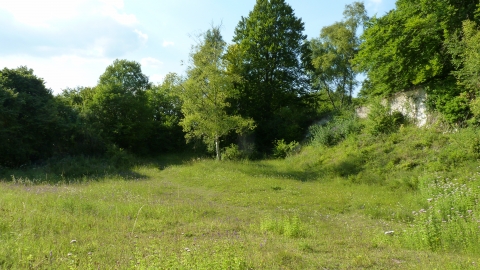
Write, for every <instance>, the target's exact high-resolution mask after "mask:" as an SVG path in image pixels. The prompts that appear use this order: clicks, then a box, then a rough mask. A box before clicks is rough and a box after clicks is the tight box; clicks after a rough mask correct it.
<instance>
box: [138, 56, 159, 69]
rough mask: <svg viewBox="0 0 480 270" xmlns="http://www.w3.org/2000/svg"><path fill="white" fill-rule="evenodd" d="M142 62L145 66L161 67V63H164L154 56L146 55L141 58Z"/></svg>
mask: <svg viewBox="0 0 480 270" xmlns="http://www.w3.org/2000/svg"><path fill="white" fill-rule="evenodd" d="M140 64H142V66H145V67H152V68H159V67H160V66H161V65H163V62H162V61H160V60H158V59H155V58H153V57H146V58H142V60H140Z"/></svg>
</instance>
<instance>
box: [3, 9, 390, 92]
mask: <svg viewBox="0 0 480 270" xmlns="http://www.w3.org/2000/svg"><path fill="white" fill-rule="evenodd" d="M255 2H256V0H68V1H66V0H0V25H1V26H2V27H0V37H1V39H0V69H3V68H5V67H6V68H17V67H19V66H27V67H28V68H31V69H33V70H34V74H35V75H37V76H38V77H40V78H43V79H44V81H45V84H46V86H47V88H50V89H52V90H53V92H54V93H55V94H59V93H61V91H62V89H66V88H68V87H70V88H74V87H77V86H95V85H96V84H97V82H98V78H99V77H100V75H101V74H103V72H104V71H105V69H106V67H107V66H109V65H111V64H112V63H113V61H114V60H115V59H127V60H130V61H136V62H138V63H140V64H141V67H142V71H143V73H144V74H145V75H147V76H148V77H149V79H150V81H151V82H153V83H160V82H161V81H162V80H163V78H164V77H165V75H166V74H168V73H170V72H175V73H178V74H183V73H184V71H185V69H186V66H185V65H184V64H182V63H187V62H188V57H189V53H190V51H191V46H192V45H193V44H195V40H196V39H195V37H196V36H197V35H198V34H200V33H202V32H204V31H206V30H208V29H209V28H210V27H211V26H212V24H213V25H218V24H221V25H222V28H221V29H222V35H223V37H224V39H225V40H226V41H227V42H229V43H230V42H231V40H232V38H233V34H234V30H235V27H236V26H237V24H238V22H239V21H240V19H241V17H242V16H243V17H247V16H248V14H249V12H250V11H251V10H252V9H253V7H254V5H255ZM286 2H287V3H288V4H289V5H290V6H291V7H292V8H293V9H294V12H295V16H297V17H299V18H302V21H303V22H304V23H305V34H306V35H307V36H308V39H311V38H313V37H318V36H319V34H320V31H321V29H322V28H323V27H325V26H328V25H331V24H333V23H335V22H337V21H341V20H342V18H343V15H342V13H343V10H344V8H345V5H347V4H351V3H352V2H353V0H286ZM364 3H365V6H366V8H367V12H368V15H369V16H374V15H377V16H383V15H384V14H385V13H386V12H388V11H389V10H391V9H393V8H395V0H364Z"/></svg>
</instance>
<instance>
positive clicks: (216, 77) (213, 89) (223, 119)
mask: <svg viewBox="0 0 480 270" xmlns="http://www.w3.org/2000/svg"><path fill="white" fill-rule="evenodd" d="M201 38H202V40H201V42H200V43H199V44H198V45H197V46H196V47H194V49H193V52H192V55H191V66H189V68H188V70H187V76H188V79H187V81H186V82H185V83H184V84H183V87H182V88H181V91H179V92H178V94H179V97H180V99H181V100H182V103H183V104H182V113H183V115H184V117H183V119H182V120H181V121H180V125H181V126H182V127H183V130H184V131H185V133H186V138H187V139H191V138H200V139H202V140H204V141H205V143H206V144H207V145H209V146H210V147H212V146H213V145H214V148H215V153H216V156H217V159H218V160H220V159H221V152H220V139H221V138H222V137H223V136H225V135H227V134H228V133H229V132H230V131H236V132H237V133H241V132H242V131H244V130H247V129H252V128H253V127H254V126H253V121H251V120H249V119H244V118H242V117H241V116H239V115H230V114H228V113H227V111H226V109H227V108H228V107H229V106H230V104H229V102H228V100H230V99H233V98H234V97H235V96H236V95H237V91H236V89H235V88H234V86H233V84H234V81H235V77H233V76H228V74H227V73H226V68H227V62H226V59H225V58H224V54H225V50H226V43H225V41H223V38H222V36H221V34H220V29H219V28H218V27H213V28H212V29H211V30H208V31H207V32H205V34H203V35H202V37H201ZM212 148H213V147H212Z"/></svg>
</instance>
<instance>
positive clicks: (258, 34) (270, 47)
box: [227, 0, 310, 151]
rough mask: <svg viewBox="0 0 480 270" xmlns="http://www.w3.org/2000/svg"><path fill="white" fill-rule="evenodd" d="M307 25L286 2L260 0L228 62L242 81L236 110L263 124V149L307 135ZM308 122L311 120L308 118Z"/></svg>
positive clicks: (244, 23)
mask: <svg viewBox="0 0 480 270" xmlns="http://www.w3.org/2000/svg"><path fill="white" fill-rule="evenodd" d="M303 31H304V23H303V22H302V20H301V19H299V18H297V17H295V14H294V12H293V9H292V8H291V7H290V6H289V5H288V4H287V3H286V2H285V1H284V0H257V2H256V4H255V6H254V8H253V11H251V12H250V13H249V15H248V17H246V18H245V17H242V19H241V20H240V22H239V23H238V25H237V27H236V29H235V34H234V38H233V42H234V43H235V44H233V45H232V46H231V47H230V48H229V53H228V56H227V58H228V59H229V62H230V66H229V68H228V70H229V72H231V73H235V74H238V75H239V76H240V77H241V78H242V80H241V81H239V82H237V83H236V85H235V87H236V88H237V89H238V90H239V93H240V95H239V97H238V99H237V100H236V102H235V106H234V109H235V110H237V111H238V112H239V113H240V114H241V115H242V116H244V117H250V118H253V119H254V120H255V122H256V124H257V128H256V130H255V137H256V142H257V147H258V148H259V149H260V150H264V151H266V150H270V149H271V147H272V145H273V141H274V140H276V139H286V140H290V141H291V140H294V139H297V140H298V139H299V138H298V137H300V136H302V135H303V127H302V126H300V125H301V123H302V121H305V120H307V119H309V118H308V116H307V114H306V113H305V111H306V108H308V106H306V104H305V97H306V96H307V93H308V79H307V76H306V73H305V69H306V66H307V65H308V64H309V63H310V50H309V46H308V42H307V41H306V38H307V36H306V35H304V34H303ZM307 121H308V120H307Z"/></svg>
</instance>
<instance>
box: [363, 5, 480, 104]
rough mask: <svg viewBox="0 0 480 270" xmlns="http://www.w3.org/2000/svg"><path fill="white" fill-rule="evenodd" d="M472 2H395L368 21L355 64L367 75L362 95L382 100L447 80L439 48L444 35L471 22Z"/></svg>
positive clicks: (448, 66)
mask: <svg viewBox="0 0 480 270" xmlns="http://www.w3.org/2000/svg"><path fill="white" fill-rule="evenodd" d="M477 4H478V1H476V0H462V1H458V0H446V1H430V0H398V1H397V3H396V9H394V10H392V11H390V12H389V13H387V14H386V15H385V16H383V17H374V18H372V19H371V20H370V21H369V22H368V23H367V25H366V26H367V27H366V30H365V32H364V33H363V35H362V44H361V46H360V52H359V55H358V56H357V58H356V59H355V63H356V64H357V66H358V68H359V70H361V71H364V72H366V73H367V76H368V83H367V84H365V86H368V87H364V89H363V91H362V94H363V95H388V94H392V93H395V92H399V91H404V90H408V89H410V88H411V87H413V86H416V85H424V84H426V83H430V82H432V81H435V80H443V79H445V78H447V77H448V76H450V75H451V71H452V69H453V65H452V62H451V56H450V54H449V53H448V51H447V50H446V48H445V46H444V42H445V40H446V38H447V37H448V36H449V34H452V33H454V32H455V31H456V30H457V29H460V28H461V26H462V21H464V20H467V19H469V18H470V19H471V18H474V15H475V14H474V13H475V10H476V5H477Z"/></svg>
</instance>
